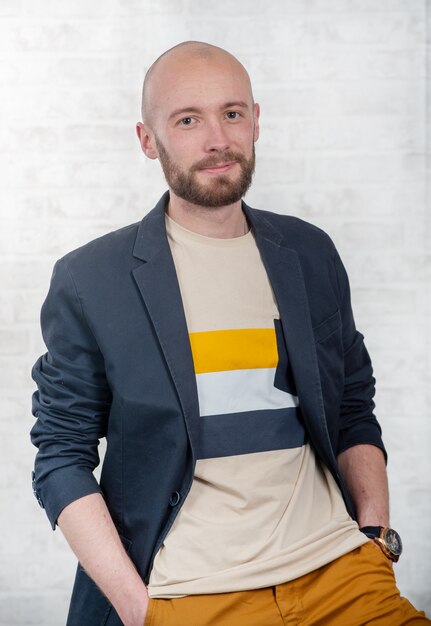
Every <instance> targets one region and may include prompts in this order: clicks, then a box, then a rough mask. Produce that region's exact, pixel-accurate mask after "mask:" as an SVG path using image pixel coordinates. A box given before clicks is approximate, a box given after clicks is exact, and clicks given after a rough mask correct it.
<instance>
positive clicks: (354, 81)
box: [0, 0, 431, 626]
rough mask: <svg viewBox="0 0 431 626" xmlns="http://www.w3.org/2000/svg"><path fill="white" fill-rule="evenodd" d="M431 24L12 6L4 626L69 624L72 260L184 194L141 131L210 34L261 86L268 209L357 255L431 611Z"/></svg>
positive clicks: (121, 5)
mask: <svg viewBox="0 0 431 626" xmlns="http://www.w3.org/2000/svg"><path fill="white" fill-rule="evenodd" d="M430 13H431V7H430V0H379V1H378V2H376V0H270V1H269V2H268V1H267V0H265V1H264V0H236V2H232V1H231V0H229V1H228V0H219V1H218V2H217V3H214V2H210V1H209V0H208V1H207V0H202V2H199V3H197V2H194V1H192V0H153V1H145V2H142V0H92V1H91V2H89V1H88V0H73V2H58V1H56V0H0V82H1V85H2V96H1V98H0V119H1V121H2V123H1V127H0V178H1V183H0V209H1V230H0V282H1V286H2V288H1V290H0V367H1V376H0V387H1V393H2V411H1V412H0V438H1V439H0V440H1V442H2V454H1V458H0V490H1V495H0V531H1V537H2V541H1V542H0V626H14V625H18V624H19V625H20V626H25V625H30V624H31V625H34V626H59V625H60V624H63V623H65V615H66V611H67V603H68V597H69V593H70V588H71V583H72V578H73V569H74V558H73V556H71V554H70V552H69V549H68V547H67V546H66V545H65V542H64V540H63V539H62V536H61V534H60V533H59V532H56V533H52V532H51V531H50V528H49V525H48V522H47V520H46V519H45V517H44V513H43V512H42V511H41V510H40V509H39V507H38V505H37V503H36V501H35V500H34V498H33V496H32V494H31V488H30V479H29V474H30V471H31V468H32V464H33V457H34V450H33V448H32V446H31V445H30V443H29V438H28V431H29V429H30V427H31V425H32V423H33V418H32V416H31V414H30V394H31V392H32V390H33V384H32V382H31V380H30V374H29V372H30V367H31V365H32V363H33V362H34V361H35V359H36V358H37V357H38V356H39V354H40V353H41V352H42V351H43V350H44V347H43V344H42V341H41V338H40V331H39V325H38V318H39V310H40V306H41V303H42V301H43V298H44V296H45V294H46V290H47V287H48V281H49V277H50V274H51V269H52V265H53V262H54V261H55V259H56V258H58V257H59V256H61V255H63V254H64V253H65V252H67V251H68V250H70V249H72V248H74V247H76V246H77V245H80V244H81V243H84V242H85V241H87V240H88V239H90V238H93V237H95V236H97V235H99V234H102V233H104V232H107V231H109V230H112V229H114V228H116V227H118V226H122V225H124V224H127V223H129V222H132V221H137V220H139V219H140V218H141V217H142V215H143V214H144V213H145V212H146V211H147V210H148V209H150V208H151V207H152V206H153V204H154V203H155V201H156V200H157V198H158V196H159V195H160V193H161V191H163V190H164V188H165V186H164V182H163V178H162V175H161V174H160V172H159V170H158V168H157V164H155V163H152V162H149V161H146V160H145V159H144V157H143V156H142V155H141V153H140V150H139V146H138V143H137V141H136V139H135V131H134V124H135V122H136V121H137V119H138V115H139V107H140V88H141V81H142V78H143V74H144V71H145V69H146V68H147V67H148V65H149V64H150V63H151V62H152V60H153V59H154V58H155V57H156V56H158V54H160V53H161V52H162V51H163V50H165V49H166V48H168V47H170V46H172V45H174V44H176V43H178V42H179V41H182V40H184V39H194V38H196V39H201V40H206V41H209V42H212V43H215V44H217V45H221V46H223V47H226V48H228V49H230V50H231V51H232V52H233V53H234V54H236V55H237V56H239V58H240V59H241V60H242V61H243V62H244V64H245V65H246V66H247V67H248V68H249V70H250V73H251V75H252V79H253V82H254V87H255V96H256V99H257V100H258V101H259V102H260V103H261V106H262V134H261V139H260V140H259V143H258V148H257V154H258V168H257V174H256V179H255V184H254V187H253V189H252V191H251V192H250V193H249V196H248V201H249V203H250V204H252V205H254V206H258V207H262V208H273V209H275V210H277V211H280V212H286V213H293V214H296V215H299V216H300V217H302V218H304V219H309V220H310V221H312V222H314V223H316V224H318V225H320V226H322V227H323V228H325V229H327V230H328V231H329V233H330V234H331V235H332V236H333V238H334V239H335V242H336V244H337V246H338V248H339V250H340V252H341V254H342V256H343V258H344V260H345V263H346V265H347V268H348V270H349V273H350V277H351V282H352V288H353V301H354V306H355V312H356V318H357V323H358V327H359V328H360V329H361V330H362V331H363V332H364V334H365V336H366V340H367V343H368V347H369V349H370V352H371V353H372V356H373V360H374V365H375V371H376V377H377V381H378V384H379V386H378V394H377V410H378V415H379V417H380V420H381V423H382V426H383V429H384V434H385V440H386V444H387V447H388V451H389V457H390V462H389V476H390V483H391V493H392V523H393V525H394V526H395V527H396V528H397V529H399V531H400V532H401V534H402V536H403V539H404V543H405V556H404V557H403V559H402V561H401V562H400V563H399V564H398V565H397V566H396V572H397V576H398V582H399V587H400V589H401V591H402V592H403V593H404V594H405V595H407V596H408V597H409V598H410V599H411V600H412V602H413V603H415V604H417V605H418V606H420V607H422V608H425V609H426V610H427V611H428V612H430V614H431V592H430V589H431V558H430V557H431V533H430V530H431V524H430V519H431V478H430V477H431V460H430V459H431V456H430V454H429V443H430V436H431V420H430V417H431V412H430V405H431V385H430V382H431V354H430V339H429V337H430V335H431V315H430V313H431V291H430V278H431V246H430V243H429V242H430V240H431V223H430V220H431V218H430V209H431V207H430V204H429V193H428V189H427V188H426V173H427V168H428V173H429V169H430V161H431V158H430V154H429V148H430V144H431V126H430V115H431V108H430V102H431V92H430V87H429V78H430V67H431V63H430V61H431V59H430V49H429V43H428V46H427V41H428V42H429V41H430V35H431V20H430ZM427 77H428V82H427V80H426V78H427ZM427 85H428V93H427ZM426 154H428V160H427V158H426Z"/></svg>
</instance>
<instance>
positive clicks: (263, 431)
mask: <svg viewBox="0 0 431 626" xmlns="http://www.w3.org/2000/svg"><path fill="white" fill-rule="evenodd" d="M304 443H305V431H304V426H303V423H302V418H301V411H300V409H299V408H288V409H265V410H262V411H246V412H244V413H228V414H224V415H206V416H205V417H201V419H200V433H199V445H198V449H197V458H198V459H212V458H218V457H223V456H234V455H237V454H251V453H253V452H267V451H269V450H284V449H286V448H299V447H301V446H303V445H304Z"/></svg>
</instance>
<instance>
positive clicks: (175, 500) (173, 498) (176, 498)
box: [169, 491, 181, 506]
mask: <svg viewBox="0 0 431 626" xmlns="http://www.w3.org/2000/svg"><path fill="white" fill-rule="evenodd" d="M180 500H181V496H180V494H179V493H178V491H174V493H173V494H172V495H171V497H170V498H169V504H170V505H171V506H177V504H178V502H179V501H180Z"/></svg>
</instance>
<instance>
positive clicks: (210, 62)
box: [141, 41, 253, 126]
mask: <svg viewBox="0 0 431 626" xmlns="http://www.w3.org/2000/svg"><path fill="white" fill-rule="evenodd" d="M199 65H201V66H204V67H206V68H208V71H209V70H210V69H211V67H212V66H213V67H215V66H218V67H223V66H224V68H225V71H228V72H229V71H230V72H232V73H234V74H236V76H237V78H238V80H241V81H242V82H244V83H246V86H247V88H248V91H249V96H250V101H251V103H253V94H252V89H251V83H250V77H249V75H248V73H247V71H246V69H245V68H244V66H243V65H242V64H241V63H240V62H239V61H238V59H236V58H235V57H234V56H233V55H232V54H230V53H229V52H227V51H226V50H223V48H219V47H218V46H213V45H211V44H208V43H204V42H201V41H184V42H182V43H180V44H178V45H176V46H174V47H173V48H170V49H169V50H167V51H166V52H164V53H163V54H162V55H160V56H159V57H158V59H156V60H155V61H154V63H153V64H152V65H151V67H150V68H149V70H148V71H147V73H146V75H145V79H144V85H143V89H142V108H141V112H142V119H143V121H144V122H145V123H146V124H149V125H150V126H152V125H153V122H154V117H155V115H154V114H155V112H156V111H157V108H158V106H159V104H160V100H161V99H162V98H163V96H164V93H165V92H166V91H168V90H169V88H170V85H172V83H173V82H174V81H176V80H178V79H181V77H182V76H184V77H185V78H186V77H187V75H188V71H189V69H191V68H196V66H199Z"/></svg>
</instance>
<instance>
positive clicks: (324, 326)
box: [313, 309, 341, 343]
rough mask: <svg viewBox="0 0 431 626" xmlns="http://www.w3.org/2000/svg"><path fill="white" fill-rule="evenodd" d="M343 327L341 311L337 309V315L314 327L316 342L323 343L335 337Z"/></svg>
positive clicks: (334, 314)
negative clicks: (332, 336)
mask: <svg viewBox="0 0 431 626" xmlns="http://www.w3.org/2000/svg"><path fill="white" fill-rule="evenodd" d="M340 326H341V316H340V311H339V309H337V310H336V311H335V313H333V314H332V315H330V316H329V317H327V318H326V319H325V320H323V322H320V323H319V324H317V326H314V327H313V333H314V341H315V342H316V343H321V342H322V341H324V340H325V339H327V338H328V337H330V336H331V335H333V334H334V333H335V332H336V331H337V330H338V329H339V328H340Z"/></svg>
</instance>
